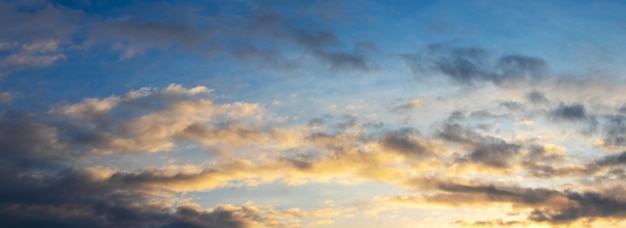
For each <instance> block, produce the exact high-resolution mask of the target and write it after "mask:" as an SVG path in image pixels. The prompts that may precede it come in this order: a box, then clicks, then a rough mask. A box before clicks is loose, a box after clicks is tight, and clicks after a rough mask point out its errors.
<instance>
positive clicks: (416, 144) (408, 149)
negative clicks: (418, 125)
mask: <svg viewBox="0 0 626 228" xmlns="http://www.w3.org/2000/svg"><path fill="white" fill-rule="evenodd" d="M418 135H419V134H418V131H417V130H416V129H412V128H405V129H401V130H397V131H392V132H388V133H386V134H385V135H383V136H382V139H381V144H382V145H383V146H384V147H385V148H386V149H390V150H392V151H395V152H399V153H401V154H405V155H408V156H423V155H427V154H429V153H430V151H428V147H427V146H424V145H422V144H423V142H420V141H419V140H418V138H417V136H418Z"/></svg>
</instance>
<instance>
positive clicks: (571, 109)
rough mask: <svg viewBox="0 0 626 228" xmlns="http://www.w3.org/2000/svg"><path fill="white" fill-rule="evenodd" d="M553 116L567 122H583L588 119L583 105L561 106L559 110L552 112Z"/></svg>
mask: <svg viewBox="0 0 626 228" xmlns="http://www.w3.org/2000/svg"><path fill="white" fill-rule="evenodd" d="M551 114H552V117H554V118H556V119H560V120H567V121H581V120H585V119H587V118H588V116H587V112H586V111H585V106H583V105H582V104H571V105H564V104H560V105H559V107H558V108H556V109H554V110H552V112H551Z"/></svg>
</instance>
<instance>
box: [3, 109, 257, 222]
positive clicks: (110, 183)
mask: <svg viewBox="0 0 626 228" xmlns="http://www.w3.org/2000/svg"><path fill="white" fill-rule="evenodd" d="M62 126H63V125H59V126H57V127H51V126H47V125H45V124H43V123H39V122H38V121H37V120H36V119H35V118H32V117H29V115H27V114H24V113H14V114H7V113H3V114H2V115H0V153H2V156H1V157H0V182H2V183H3V187H2V188H0V227H247V224H249V222H248V221H249V220H250V219H251V218H248V217H242V216H240V215H238V214H237V213H235V211H232V210H226V209H224V208H217V209H215V210H213V211H210V212H207V211H200V210H195V209H191V208H187V207H180V208H179V209H178V211H177V212H173V211H172V210H171V209H170V208H169V206H158V205H159V204H151V203H149V202H150V201H151V200H153V198H154V196H152V195H150V194H146V193H143V192H142V191H138V190H139V188H143V186H144V184H145V183H150V181H166V180H164V179H163V178H162V177H160V179H159V177H158V176H149V175H148V174H147V173H144V174H143V175H135V176H133V177H134V178H130V177H131V176H129V175H126V176H124V175H122V174H117V175H114V176H113V177H112V178H110V179H104V180H103V179H99V178H97V177H95V176H93V175H92V174H91V173H90V172H88V171H85V170H80V169H76V168H73V167H72V162H73V161H74V160H75V159H77V158H78V156H77V154H72V153H70V152H68V151H71V150H72V149H71V148H69V146H68V143H67V142H64V141H63V137H58V131H57V128H58V127H62Z"/></svg>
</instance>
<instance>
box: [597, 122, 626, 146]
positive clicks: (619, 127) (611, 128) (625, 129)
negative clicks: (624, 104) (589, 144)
mask: <svg viewBox="0 0 626 228" xmlns="http://www.w3.org/2000/svg"><path fill="white" fill-rule="evenodd" d="M603 137H604V139H603V141H604V144H605V145H607V146H618V147H619V146H626V116H623V115H617V116H609V117H608V120H607V122H606V123H605V124H604V126H603Z"/></svg>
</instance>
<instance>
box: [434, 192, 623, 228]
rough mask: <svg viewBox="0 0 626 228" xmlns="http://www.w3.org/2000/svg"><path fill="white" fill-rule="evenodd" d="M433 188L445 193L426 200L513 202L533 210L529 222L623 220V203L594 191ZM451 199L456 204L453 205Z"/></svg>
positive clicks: (559, 222)
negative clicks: (597, 219)
mask: <svg viewBox="0 0 626 228" xmlns="http://www.w3.org/2000/svg"><path fill="white" fill-rule="evenodd" d="M435 186H436V188H437V189H439V190H441V191H443V192H446V193H442V194H435V195H430V196H426V199H427V200H429V201H433V202H441V203H448V204H453V205H454V204H457V203H463V202H470V203H481V204H484V203H513V204H514V205H516V207H517V208H520V207H522V208H523V207H526V208H535V210H534V211H532V212H531V213H530V214H529V215H528V220H530V221H533V222H549V223H555V224H568V223H571V222H575V221H577V220H580V219H594V218H599V217H612V218H625V217H626V201H623V200H622V199H618V198H613V197H609V196H605V195H602V194H599V193H596V192H584V193H578V192H567V191H566V192H561V191H556V190H551V189H546V188H523V187H516V186H499V185H488V184H458V183H453V182H446V181H440V182H437V184H436V185H435ZM448 194H453V195H448ZM454 199H457V200H458V201H456V202H455V201H454ZM567 201H569V202H567ZM559 202H560V203H559Z"/></svg>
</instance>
